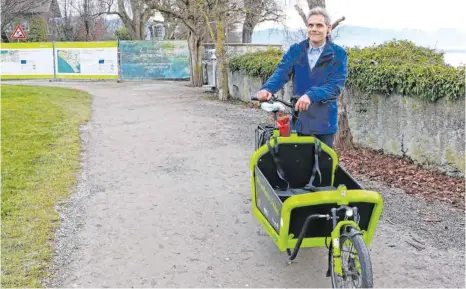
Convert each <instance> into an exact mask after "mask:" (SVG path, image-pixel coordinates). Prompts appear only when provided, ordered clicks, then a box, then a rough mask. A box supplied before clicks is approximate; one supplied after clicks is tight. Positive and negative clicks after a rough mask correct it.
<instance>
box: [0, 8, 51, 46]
mask: <svg viewBox="0 0 466 289" xmlns="http://www.w3.org/2000/svg"><path fill="white" fill-rule="evenodd" d="M46 2H47V0H35V1H31V0H1V10H2V12H1V21H2V23H1V27H2V28H1V33H2V37H3V35H7V36H8V37H9V36H10V35H8V34H9V32H10V30H12V29H14V27H12V25H14V24H15V21H17V20H18V16H21V15H23V14H26V13H31V12H32V11H33V10H34V9H36V8H38V7H40V6H42V5H43V4H44V3H46ZM11 32H13V31H11Z"/></svg>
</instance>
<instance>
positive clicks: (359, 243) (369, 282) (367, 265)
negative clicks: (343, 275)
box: [330, 228, 373, 288]
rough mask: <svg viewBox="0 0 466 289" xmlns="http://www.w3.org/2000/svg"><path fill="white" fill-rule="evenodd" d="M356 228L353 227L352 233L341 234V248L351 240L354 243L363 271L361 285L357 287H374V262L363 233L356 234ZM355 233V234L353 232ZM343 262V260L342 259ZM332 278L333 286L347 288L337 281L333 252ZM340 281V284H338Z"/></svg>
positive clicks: (331, 263)
mask: <svg viewBox="0 0 466 289" xmlns="http://www.w3.org/2000/svg"><path fill="white" fill-rule="evenodd" d="M355 231H356V230H355V229H354V228H351V229H350V233H344V234H342V235H341V236H340V248H342V246H343V244H344V243H345V242H346V241H347V240H349V241H350V242H351V243H353V244H354V248H355V249H356V252H357V254H358V256H359V263H360V266H361V271H362V274H361V276H362V278H361V282H360V286H359V287H356V288H372V287H373V275H372V262H371V259H370V256H369V250H368V248H367V246H366V243H365V242H364V240H363V238H362V235H360V234H354V233H355ZM356 232H357V231H356ZM352 233H353V234H352ZM340 255H342V254H340ZM342 264H343V260H342ZM330 275H331V276H330V278H331V281H332V288H345V287H341V286H339V285H341V282H336V278H335V277H336V274H335V270H334V267H333V253H332V256H331V259H330ZM336 283H338V284H336Z"/></svg>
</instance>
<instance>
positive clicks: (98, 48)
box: [55, 41, 118, 79]
mask: <svg viewBox="0 0 466 289" xmlns="http://www.w3.org/2000/svg"><path fill="white" fill-rule="evenodd" d="M55 61H56V63H55V66H56V72H57V78H82V79H88V78H96V79H103V78H118V47H117V42H116V41H108V42H57V43H55Z"/></svg>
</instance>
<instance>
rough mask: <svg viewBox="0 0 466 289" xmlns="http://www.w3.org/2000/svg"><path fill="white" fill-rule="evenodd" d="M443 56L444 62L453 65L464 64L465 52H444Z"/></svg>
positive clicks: (465, 59)
mask: <svg viewBox="0 0 466 289" xmlns="http://www.w3.org/2000/svg"><path fill="white" fill-rule="evenodd" d="M443 57H444V59H445V62H446V63H448V64H450V65H453V66H459V65H461V64H466V53H459V52H446V53H445V54H444V56H443Z"/></svg>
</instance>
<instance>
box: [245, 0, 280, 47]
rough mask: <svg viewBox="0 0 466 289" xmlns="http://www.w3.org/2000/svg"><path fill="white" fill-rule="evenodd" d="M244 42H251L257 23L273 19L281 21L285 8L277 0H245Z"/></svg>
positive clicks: (273, 20)
mask: <svg viewBox="0 0 466 289" xmlns="http://www.w3.org/2000/svg"><path fill="white" fill-rule="evenodd" d="M242 10H243V12H244V20H243V35H242V42H243V43H251V41H252V33H253V31H254V27H256V25H258V24H260V23H262V22H266V21H272V22H276V23H279V22H281V21H282V20H283V19H284V16H285V13H284V10H283V8H282V9H280V7H279V6H278V4H277V2H276V1H275V0H244V7H243V9H242Z"/></svg>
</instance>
